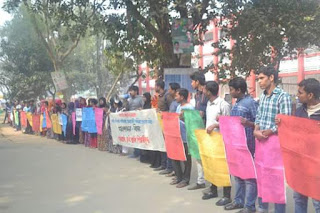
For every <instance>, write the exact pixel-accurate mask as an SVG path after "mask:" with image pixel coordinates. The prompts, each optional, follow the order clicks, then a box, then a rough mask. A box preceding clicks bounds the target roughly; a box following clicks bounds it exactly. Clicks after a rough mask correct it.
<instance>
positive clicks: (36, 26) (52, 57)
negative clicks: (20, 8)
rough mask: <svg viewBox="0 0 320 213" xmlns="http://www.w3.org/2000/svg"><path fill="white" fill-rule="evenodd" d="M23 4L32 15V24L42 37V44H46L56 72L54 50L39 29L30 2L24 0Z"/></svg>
mask: <svg viewBox="0 0 320 213" xmlns="http://www.w3.org/2000/svg"><path fill="white" fill-rule="evenodd" d="M23 3H24V5H25V6H26V8H27V10H28V11H29V15H30V17H31V19H32V24H33V26H34V29H35V31H36V33H37V34H38V36H39V37H40V39H41V41H42V43H43V44H44V46H45V48H46V49H47V52H48V54H49V57H50V59H51V61H52V63H53V66H54V68H55V70H56V60H55V57H54V54H53V52H52V49H51V48H50V46H49V44H48V42H47V41H46V39H45V38H44V36H43V35H42V33H41V31H40V29H39V26H38V24H37V19H36V17H35V15H34V13H33V12H32V10H31V9H30V7H29V5H28V2H27V1H26V0H24V1H23Z"/></svg>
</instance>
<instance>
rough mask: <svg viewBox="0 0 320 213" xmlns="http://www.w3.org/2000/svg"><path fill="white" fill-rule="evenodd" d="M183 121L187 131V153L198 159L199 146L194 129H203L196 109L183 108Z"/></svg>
mask: <svg viewBox="0 0 320 213" xmlns="http://www.w3.org/2000/svg"><path fill="white" fill-rule="evenodd" d="M183 111H184V113H183V116H184V122H185V125H186V131H187V140H188V148H189V153H190V155H191V156H192V157H194V158H196V159H200V154H199V147H198V141H197V137H196V135H195V132H194V131H195V130H196V129H204V123H203V120H202V118H201V116H200V113H199V111H197V110H183Z"/></svg>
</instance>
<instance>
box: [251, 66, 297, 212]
mask: <svg viewBox="0 0 320 213" xmlns="http://www.w3.org/2000/svg"><path fill="white" fill-rule="evenodd" d="M257 74H258V83H259V86H260V88H261V89H263V90H264V91H263V93H262V94H261V96H260V99H259V100H260V103H259V107H258V113H257V117H256V121H255V129H254V136H255V137H256V139H257V140H258V143H263V142H264V141H265V140H266V139H267V138H268V137H269V136H271V135H273V134H277V129H278V128H277V125H276V123H275V118H276V115H277V114H284V115H291V99H290V96H289V94H288V93H286V92H284V91H283V90H282V89H281V88H280V87H277V85H276V83H277V81H278V72H277V71H276V70H275V69H274V67H273V66H267V67H262V68H261V69H260V70H259V71H258V73H257ZM265 154H266V155H268V154H269V153H265ZM278 154H279V155H281V153H280V152H279V153H278ZM258 200H259V209H258V212H262V213H264V212H268V206H269V205H268V203H262V198H260V197H259V199H258ZM285 211H286V204H278V203H276V204H275V213H284V212H285Z"/></svg>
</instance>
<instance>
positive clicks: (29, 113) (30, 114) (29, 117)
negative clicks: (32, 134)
mask: <svg viewBox="0 0 320 213" xmlns="http://www.w3.org/2000/svg"><path fill="white" fill-rule="evenodd" d="M27 119H28V122H29V124H30V126H31V127H32V126H33V125H32V113H31V112H27Z"/></svg>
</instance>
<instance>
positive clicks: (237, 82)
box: [229, 77, 247, 93]
mask: <svg viewBox="0 0 320 213" xmlns="http://www.w3.org/2000/svg"><path fill="white" fill-rule="evenodd" d="M229 87H233V88H234V89H235V90H238V89H240V91H241V92H242V93H246V92H247V82H246V81H245V80H244V79H243V78H241V77H235V78H234V79H231V81H230V82H229Z"/></svg>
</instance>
